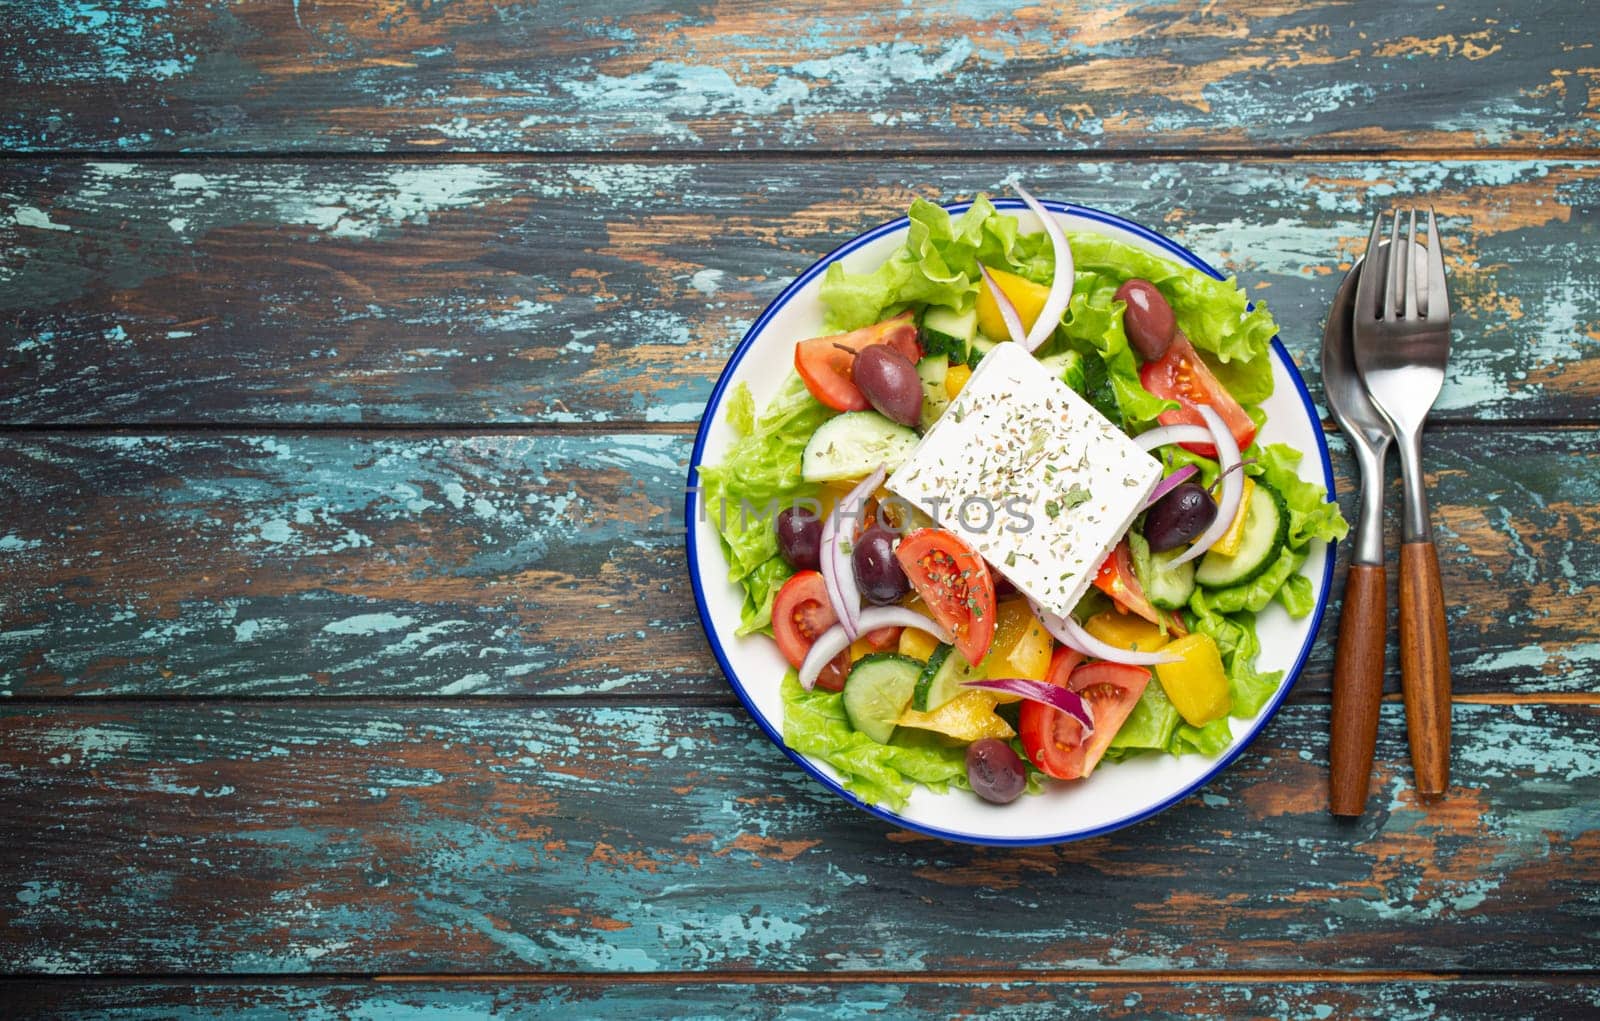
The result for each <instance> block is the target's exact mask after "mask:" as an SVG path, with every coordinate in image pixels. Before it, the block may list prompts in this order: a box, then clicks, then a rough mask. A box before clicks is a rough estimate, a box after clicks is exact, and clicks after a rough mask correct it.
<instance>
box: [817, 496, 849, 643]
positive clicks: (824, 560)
mask: <svg viewBox="0 0 1600 1021" xmlns="http://www.w3.org/2000/svg"><path fill="white" fill-rule="evenodd" d="M838 533H839V514H838V513H837V510H835V512H834V513H831V514H829V515H828V520H827V521H825V522H823V525H822V551H821V552H822V556H821V557H820V563H819V564H818V567H819V568H820V569H821V571H822V585H823V587H824V588H825V589H826V590H827V592H828V604H829V605H830V606H832V607H833V615H834V617H835V618H836V619H837V620H839V621H840V622H841V623H842V624H843V625H844V628H845V632H846V633H847V634H849V635H850V640H851V641H852V642H853V641H855V639H856V636H855V635H854V634H852V633H851V632H853V631H854V629H855V624H854V623H852V622H851V621H850V620H849V615H848V614H846V613H845V610H844V605H845V603H844V596H843V595H841V594H840V592H839V575H840V573H841V572H842V571H852V572H853V571H854V570H855V568H854V567H852V566H851V564H850V562H849V560H847V559H846V560H844V563H843V564H840V562H839V561H840V559H841V558H840V555H839V548H838V547H839V543H838V541H837V536H838Z"/></svg>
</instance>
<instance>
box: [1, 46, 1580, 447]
mask: <svg viewBox="0 0 1600 1021" xmlns="http://www.w3.org/2000/svg"><path fill="white" fill-rule="evenodd" d="M0 64H3V61H0ZM1017 169H1018V166H1017V164H1016V162H1015V161H1014V160H1003V159H984V160H974V159H944V160H939V161H937V162H933V161H921V162H918V161H911V160H903V161H894V162H885V161H878V160H856V161H849V160H839V161H828V162H822V163H817V162H795V161H785V160H783V159H779V158H772V159H763V160H751V161H739V162H731V163H704V162H698V163H697V162H683V163H673V162H668V163H627V162H608V163H598V164H596V163H526V162H516V163H448V162H447V163H402V164H385V163H370V162H360V163H351V162H338V161H334V162H324V161H319V162H312V163H301V162H259V161H248V162H240V161H205V162H195V161H166V162H163V161H154V162H142V163H114V162H105V163H101V162H87V163H79V162H41V163H34V162H29V161H23V162H11V163H4V164H0V422H8V423H37V424H61V423H91V424H92V423H121V424H128V423H136V422H143V423H171V422H187V423H196V422H200V423H288V424H298V423H305V422H324V423H326V422H365V423H390V424H430V423H511V422H541V423H547V422H603V423H616V422H636V421H640V420H647V421H657V422H678V423H684V422H693V421H695V420H697V419H698V418H699V416H700V414H701V411H702V409H703V407H704V404H705V400H706V398H707V397H708V395H709V393H710V390H711V385H712V382H713V380H714V379H715V377H716V375H717V373H718V372H719V371H720V369H721V368H722V366H723V364H724V362H725V361H726V359H727V356H728V354H729V353H730V352H731V351H732V349H733V346H734V345H735V344H736V343H737V341H738V339H739V337H740V336H741V335H742V333H743V331H744V330H745V329H746V327H747V326H748V325H749V324H750V323H751V322H752V321H754V319H755V318H756V316H757V315H758V314H759V312H760V310H761V309H762V308H763V307H764V306H765V305H766V304H767V303H768V302H770V301H771V300H772V299H773V298H774V297H776V296H777V294H778V293H779V291H780V290H781V289H782V288H783V287H784V286H785V285H787V284H788V283H789V281H790V280H792V279H793V278H794V277H795V276H797V275H798V274H799V273H800V272H801V271H803V270H804V269H805V268H806V267H807V266H808V265H810V264H811V263H812V262H813V261H814V260H816V259H817V258H819V257H820V256H822V255H823V254H825V253H827V252H828V251H830V250H831V249H833V248H834V247H835V246H837V245H839V244H840V243H842V242H843V241H845V240H847V239H848V238H850V237H852V236H854V235H856V234H857V233H859V232H861V231H862V230H864V229H866V228H868V227H870V226H872V225H874V224H877V223H879V222H881V221H883V220H887V219H890V218H893V217H896V216H899V215H901V214H902V213H903V212H904V210H905V207H906V206H907V204H908V203H909V202H910V201H911V199H912V197H913V196H914V195H916V194H922V195H925V196H929V197H932V198H936V199H940V200H945V201H954V200H956V199H963V198H969V197H970V196H971V195H972V194H973V193H974V192H976V191H978V190H982V189H987V190H989V191H991V192H1000V191H1003V190H1004V188H1005V183H1004V182H1005V180H1006V178H1007V177H1008V176H1009V175H1011V174H1013V173H1015V172H1016V171H1017ZM1027 172H1028V183H1029V184H1030V185H1032V186H1033V188H1034V190H1035V191H1036V192H1037V193H1038V194H1040V195H1046V196H1052V197H1057V198H1062V199H1071V200H1075V201H1079V202H1082V203H1084V204H1087V205H1093V206H1099V207H1102V208H1105V209H1109V210H1112V211H1114V212H1117V213H1120V214H1123V215H1126V216H1129V217H1131V218H1133V219H1135V220H1138V221H1141V222H1145V223H1150V224H1154V225H1157V226H1159V227H1161V228H1162V229H1164V230H1166V231H1167V232H1169V233H1170V234H1171V235H1172V236H1174V237H1175V238H1177V239H1178V240H1180V241H1183V242H1185V243H1187V244H1189V245H1191V246H1192V247H1193V248H1194V249H1195V250H1196V251H1197V252H1199V253H1200V254H1201V255H1203V256H1204V257H1206V258H1208V259H1211V260H1212V261H1214V262H1215V263H1216V264H1217V265H1219V266H1221V267H1223V268H1224V269H1226V270H1228V271H1230V272H1235V273H1237V274H1238V275H1239V277H1240V279H1241V280H1243V281H1244V282H1245V284H1246V286H1247V287H1248V288H1249V289H1250V293H1251V294H1252V296H1254V297H1256V298H1259V299H1264V300H1266V301H1267V302H1268V303H1269V305H1270V306H1271V308H1272V309H1273V311H1274V312H1275V314H1276V315H1277V316H1278V318H1279V321H1280V323H1281V324H1282V327H1283V339H1284V341H1285V343H1286V344H1287V346H1288V347H1289V349H1290V350H1291V352H1292V353H1293V354H1294V356H1295V358H1296V360H1297V362H1298V363H1299V364H1300V365H1301V366H1302V367H1303V370H1304V371H1305V373H1306V375H1307V377H1308V379H1309V380H1310V383H1311V385H1312V388H1313V392H1314V393H1319V392H1320V387H1319V384H1318V380H1317V368H1316V366H1317V365H1318V364H1319V362H1318V358H1317V357H1316V349H1317V348H1316V346H1317V344H1318V343H1319V342H1320V337H1321V332H1322V322H1323V319H1324V317H1325V316H1326V314H1327V307H1328V303H1329V302H1330V301H1331V299H1332V295H1333V292H1334V289H1335V287H1336V284H1337V280H1338V274H1339V273H1341V272H1342V271H1343V269H1345V268H1348V266H1349V265H1350V262H1351V260H1352V258H1353V257H1354V256H1355V255H1357V254H1359V253H1360V251H1361V249H1362V247H1363V246H1364V244H1365V239H1366V236H1367V233H1368V229H1369V224H1370V217H1371V213H1372V208H1373V206H1374V205H1376V204H1378V203H1382V202H1385V201H1388V200H1390V199H1391V198H1395V197H1409V196H1412V195H1423V194H1426V195H1428V196H1429V200H1430V201H1431V202H1432V203H1433V205H1434V206H1435V207H1436V208H1437V209H1438V210H1439V212H1440V214H1441V217H1442V228H1441V229H1442V231H1443V233H1444V236H1445V239H1446V244H1447V245H1448V246H1449V253H1450V260H1451V261H1450V272H1451V274H1452V277H1451V296H1452V298H1453V300H1454V302H1455V305H1456V316H1457V318H1456V325H1457V333H1456V336H1455V339H1454V349H1453V351H1452V352H1451V363H1450V370H1449V374H1448V376H1447V378H1446V381H1445V385H1444V391H1443V393H1442V394H1441V396H1440V398H1439V401H1438V402H1437V404H1436V405H1435V411H1434V414H1435V418H1436V420H1437V421H1439V422H1458V421H1472V422H1479V421H1484V420H1510V421H1527V420H1541V421H1549V420H1566V419H1572V418H1582V419H1585V420H1591V421H1592V420H1594V419H1595V417H1596V416H1595V408H1596V407H1597V406H1600V268H1597V267H1596V266H1595V265H1594V264H1593V262H1592V261H1591V260H1583V259H1573V258H1568V257H1567V253H1570V252H1572V251H1576V250H1582V249H1583V248H1584V247H1586V246H1588V245H1590V244H1591V243H1592V240H1593V236H1594V235H1595V233H1596V231H1597V229H1600V163H1591V162H1576V163H1574V162H1547V161H1514V162H1502V161H1483V162H1470V163H1468V162H1445V163H1436V162H1428V163H1394V162H1374V163H1370V164H1367V163H1362V164H1357V163H1309V162H1293V163H1288V162H1244V163H1237V162H1189V161H1183V162H1166V161H1146V162H1130V161H1108V162H1095V163H1059V162H1058V163H1050V162H1038V163H1033V162H1030V163H1029V165H1028V170H1027Z"/></svg>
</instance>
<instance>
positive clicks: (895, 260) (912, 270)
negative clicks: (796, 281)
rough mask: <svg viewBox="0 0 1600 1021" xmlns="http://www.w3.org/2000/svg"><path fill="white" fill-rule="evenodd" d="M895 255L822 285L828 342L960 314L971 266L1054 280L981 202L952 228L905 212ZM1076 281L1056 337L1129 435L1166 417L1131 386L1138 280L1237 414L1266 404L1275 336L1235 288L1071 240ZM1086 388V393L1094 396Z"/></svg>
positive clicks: (914, 207)
mask: <svg viewBox="0 0 1600 1021" xmlns="http://www.w3.org/2000/svg"><path fill="white" fill-rule="evenodd" d="M908 215H909V219H910V227H909V228H908V230H907V233H906V241H905V244H904V245H902V246H901V247H900V248H899V249H897V250H896V251H895V252H894V253H893V254H892V255H890V256H889V258H888V259H886V260H885V261H884V262H883V263H882V264H881V265H879V266H878V267H876V268H875V269H872V270H870V271H868V272H866V273H849V272H846V271H845V269H844V267H843V265H841V264H840V263H834V264H833V265H831V266H829V267H828V270H827V272H826V273H824V274H823V279H822V287H821V292H820V293H821V297H822V303H823V307H824V308H825V309H826V312H827V326H828V328H829V329H830V330H841V331H842V330H853V329H856V328H858V327H862V326H867V325H870V324H872V323H875V322H879V321H881V320H882V319H884V318H886V317H887V316H889V315H891V314H893V313H895V312H897V311H899V310H900V309H903V308H906V307H908V306H910V305H917V304H932V305H946V306H949V307H950V308H954V309H966V308H970V307H971V306H972V302H973V301H975V300H976V296H977V291H978V281H979V271H978V266H979V264H980V263H982V264H983V265H986V266H990V267H992V268H995V269H1005V270H1008V271H1010V272H1012V273H1016V274H1017V275H1019V276H1023V277H1026V278H1027V279H1029V280H1033V281H1035V282H1036V283H1044V284H1047V283H1049V282H1050V281H1051V279H1052V278H1053V277H1054V275H1055V250H1054V248H1053V247H1052V246H1051V244H1050V240H1049V237H1048V235H1046V234H1045V233H1044V232H1043V231H1036V232H1034V233H1032V234H1022V233H1020V227H1019V223H1018V220H1017V218H1016V217H1014V216H1011V215H1009V214H1006V213H1001V212H999V211H997V210H996V209H995V208H994V205H993V203H991V202H990V201H989V199H988V197H987V196H985V195H979V196H978V197H977V198H976V199H975V200H974V201H973V203H972V205H971V207H970V208H968V209H967V211H966V212H964V213H962V214H961V215H960V216H959V217H952V216H951V215H950V214H949V213H948V212H946V211H945V210H944V209H943V208H942V207H940V206H937V205H935V204H933V203H932V202H928V201H926V200H924V199H920V198H919V199H916V200H915V201H913V202H912V204H911V210H910V213H909V214H908ZM1067 243H1068V244H1069V245H1070V246H1071V248H1072V254H1073V265H1074V269H1075V270H1076V276H1075V279H1074V282H1073V295H1072V301H1071V304H1070V305H1069V306H1068V311H1067V313H1066V315H1065V316H1064V318H1063V321H1062V326H1061V329H1060V330H1059V331H1058V334H1057V336H1058V337H1059V338H1061V339H1062V340H1064V341H1065V342H1067V343H1068V344H1070V345H1071V346H1073V347H1075V348H1077V349H1078V350H1081V351H1084V352H1085V353H1088V352H1089V351H1093V352H1095V353H1097V354H1099V355H1100V358H1101V361H1102V363H1103V366H1104V368H1105V370H1106V374H1107V379H1106V382H1107V384H1108V385H1109V387H1110V390H1111V393H1112V396H1113V398H1114V400H1115V403H1116V406H1117V410H1118V413H1119V414H1120V416H1121V418H1122V420H1123V422H1124V423H1125V424H1126V425H1129V426H1137V425H1140V424H1143V423H1146V422H1149V421H1152V420H1153V419H1154V418H1155V417H1156V416H1157V415H1158V414H1160V412H1161V411H1162V410H1165V409H1166V408H1167V407H1169V406H1170V405H1169V404H1168V403H1167V402H1164V401H1162V400H1161V399H1160V398H1158V397H1155V396H1154V395H1153V394H1151V393H1150V392H1149V391H1148V390H1146V389H1145V388H1144V385H1143V384H1142V383H1141V382H1140V381H1139V362H1138V359H1137V357H1135V356H1134V354H1133V352H1132V351H1131V350H1130V349H1129V348H1128V338H1127V335H1126V334H1125V333H1124V332H1123V328H1122V305H1121V303H1120V302H1118V301H1116V300H1115V297H1114V296H1115V294H1116V291H1117V288H1118V287H1120V286H1121V285H1122V283H1123V282H1124V281H1126V280H1127V279H1129V278H1130V277H1143V278H1144V279H1147V280H1150V281H1151V282H1153V283H1154V284H1155V285H1156V286H1157V287H1158V288H1160V289H1161V292H1162V294H1163V295H1165V296H1166V298H1167V300H1168V301H1169V302H1170V303H1171V304H1172V308H1173V312H1174V314H1175V315H1176V316H1177V319H1178V324H1179V326H1180V327H1182V328H1183V330H1184V332H1185V333H1186V334H1187V335H1188V336H1189V339H1190V340H1192V341H1193V342H1194V345H1195V347H1196V348H1197V349H1198V350H1200V351H1201V352H1202V353H1203V354H1205V355H1206V356H1207V362H1208V364H1210V365H1211V366H1212V368H1213V369H1215V370H1216V371H1218V373H1219V378H1221V379H1222V380H1223V382H1224V384H1225V385H1226V386H1228V388H1229V389H1230V391H1232V392H1233V393H1234V395H1235V397H1236V398H1238V399H1239V401H1240V403H1243V404H1255V403H1259V402H1260V401H1263V400H1265V399H1266V398H1267V397H1268V396H1270V395H1271V393H1272V366H1271V361H1270V357H1269V355H1268V342H1269V341H1270V340H1271V339H1272V337H1273V336H1274V335H1275V334H1276V333H1277V332H1278V328H1277V325H1276V323H1275V322H1274V321H1273V318H1272V315H1271V314H1270V313H1269V312H1268V311H1267V308H1266V306H1265V304H1258V305H1257V306H1256V307H1255V309H1254V310H1247V306H1248V305H1249V299H1248V298H1247V297H1246V295H1245V293H1244V292H1243V291H1241V290H1240V289H1239V288H1238V287H1237V286H1236V285H1235V283H1234V281H1233V280H1231V279H1230V280H1226V281H1223V280H1216V279H1213V278H1212V277H1210V276H1208V275H1207V274H1205V273H1201V272H1200V271H1199V270H1195V269H1190V268H1189V267H1186V266H1180V265H1179V264H1178V263H1175V262H1172V261H1170V260H1168V259H1164V258H1162V257H1160V256H1155V255H1151V254H1149V253H1147V252H1145V251H1143V250H1142V249H1138V248H1134V247H1133V246H1131V245H1127V244H1124V243H1122V242H1120V241H1116V240H1113V239H1111V238H1108V237H1104V236H1102V235H1099V234H1090V233H1080V232H1070V233H1069V234H1068V235H1067ZM1093 383H1094V381H1093V380H1092V379H1091V380H1089V385H1088V387H1087V388H1086V389H1088V390H1090V391H1092V390H1093Z"/></svg>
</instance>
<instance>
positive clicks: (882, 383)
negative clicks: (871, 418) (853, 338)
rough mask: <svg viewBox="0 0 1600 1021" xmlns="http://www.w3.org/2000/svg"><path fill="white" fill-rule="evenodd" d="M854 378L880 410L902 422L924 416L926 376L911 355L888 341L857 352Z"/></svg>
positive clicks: (865, 394) (893, 419)
mask: <svg viewBox="0 0 1600 1021" xmlns="http://www.w3.org/2000/svg"><path fill="white" fill-rule="evenodd" d="M850 372H851V378H852V379H854V380H855V384H856V386H857V387H858V388H859V389H860V390H861V393H862V394H863V395H864V396H865V397H866V398H867V400H868V401H870V402H872V406H873V407H874V408H877V409H878V412H879V414H881V415H883V417H884V418H887V419H889V420H890V421H892V422H899V423H900V424H901V425H916V424H917V420H918V419H920V418H921V417H922V380H921V379H920V378H919V377H918V376H917V367H916V366H915V365H912V364H911V359H909V358H907V357H906V356H905V355H903V354H901V353H900V352H899V351H896V350H895V349H894V348H892V347H890V346H889V345H888V344H872V345H869V346H867V347H864V348H862V349H861V350H860V351H859V352H857V353H856V358H855V365H854V367H852V369H851V370H850Z"/></svg>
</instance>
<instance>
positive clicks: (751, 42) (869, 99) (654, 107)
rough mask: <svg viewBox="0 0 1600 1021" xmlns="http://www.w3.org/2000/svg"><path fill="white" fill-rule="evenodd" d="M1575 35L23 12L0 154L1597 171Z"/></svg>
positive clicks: (1495, 9)
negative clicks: (1473, 163)
mask: <svg viewBox="0 0 1600 1021" xmlns="http://www.w3.org/2000/svg"><path fill="white" fill-rule="evenodd" d="M1574 16H1577V12H1574ZM1571 24H1572V21H1571V19H1570V18H1568V17H1564V16H1562V15H1561V14H1560V13H1559V11H1558V10H1557V9H1549V10H1545V9H1529V8H1525V7H1522V6H1513V5H1506V4H1503V3H1491V2H1484V0H1474V2H1468V3H1459V4H1451V5H1448V6H1447V7H1438V6H1436V5H1431V4H1430V5H1410V4H1405V5H1398V4H1381V3H1357V4H1354V5H1352V4H1348V3H1337V2H1332V0H1318V2H1314V3H1269V4H1260V3H1251V4H1246V3H1239V2H1229V3H1211V2H1201V0H1181V2H1178V3H1127V4H1120V5H1113V6H1106V5H1102V4H1096V3H1090V2H1086V0H1079V2H1075V3H1065V4H1050V5H1038V6H1032V7H1021V8H1019V7H1018V6H1017V5H1015V4H1001V3H991V2H983V0H978V2H974V0H947V2H931V3H922V4H917V5H915V6H913V7H899V6H896V7H892V8H889V7H887V6H886V5H875V4H862V3H856V2H848V3H846V2H840V0H832V2H819V3H810V4H804V5H793V6H789V7H786V8H778V9H775V10H774V9H768V8H761V9H757V8H753V7H748V6H745V5H740V4H735V3H726V2H724V3H714V4H697V5H694V8H693V9H692V10H677V11H675V10H672V9H671V8H670V5H669V6H663V5H659V4H650V3H638V2H633V3H611V4H606V5H604V6H603V7H598V8H594V9H592V10H588V9H583V8H581V7H579V8H575V7H573V6H571V5H561V6H555V7H552V6H550V5H546V4H537V3H530V2H526V0H520V2H512V3H501V2H495V3H489V2H486V0H457V2H451V3H430V4H422V5H416V4H409V3H404V4H403V3H399V2H392V0H391V2H384V3H376V4H369V3H348V2H338V0H327V2H315V3H313V2H310V0H306V2H300V0H294V2H291V3H265V2H259V0H255V2H241V3H228V4H204V5H196V4H171V5H168V4H160V3H144V4H131V3H128V4H122V3H118V4H101V3H70V2H50V3H43V2H41V3H30V4H24V5H20V6H19V7H17V9H16V10H15V11H14V12H13V21H12V23H11V24H10V25H8V27H7V31H6V33H5V35H4V36H3V37H0V89H3V91H4V92H5V93H6V95H7V96H8V98H9V102H8V103H7V108H6V110H5V111H4V112H3V114H0V146H3V147H4V148H7V149H13V150H28V149H33V150H39V149H74V150H89V151H121V152H138V151H149V150H165V151H172V150H187V151H208V152H258V151H274V152H277V151H286V150H288V151H293V150H300V151H310V150H315V151H328V150H346V151H375V152H383V151H389V152H393V151H398V150H407V149H409V150H421V151H430V152H436V151H440V150H468V151H485V150H500V151H528V150H538V151H564V150H565V151H571V150H585V151H590V150H592V151H614V150H617V149H623V150H629V149H632V150H640V149H648V150H684V149H695V150H698V149H720V150H767V151H772V150H788V149H850V150H854V149H859V148H865V147H870V148H872V149H874V150H878V149H882V148H886V147H887V148H893V149H903V150H913V151H914V150H919V149H935V148H946V149H949V148H955V149H964V150H972V149H988V150H995V149H1000V150H1003V149H1035V150H1037V149H1072V150H1088V149H1115V148H1132V149H1156V150H1161V149H1174V148H1189V149H1204V148H1217V147H1235V148H1249V149H1254V148H1259V147H1263V146H1266V147H1290V146H1298V147H1308V146H1314V147H1322V148H1328V149H1339V150H1357V151H1360V150H1372V149H1389V148H1401V147H1408V146H1419V145H1432V146H1447V147H1450V148H1456V149H1475V148H1483V147H1494V146H1520V147H1530V148H1540V149H1549V150H1560V149H1563V148H1577V147H1585V146H1588V147H1592V146H1594V145H1595V144H1596V142H1597V140H1600V133H1597V129H1596V126H1595V125H1596V121H1595V114H1596V112H1597V108H1596V96H1597V95H1600V89H1597V88H1596V85H1597V80H1596V75H1597V72H1596V70H1595V66H1594V65H1595V61H1594V57H1593V51H1592V50H1591V49H1590V48H1589V46H1588V45H1587V44H1586V42H1585V41H1584V37H1583V35H1582V33H1581V32H1580V33H1576V34H1575V33H1573V32H1572V31H1571V30H1570V26H1571Z"/></svg>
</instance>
